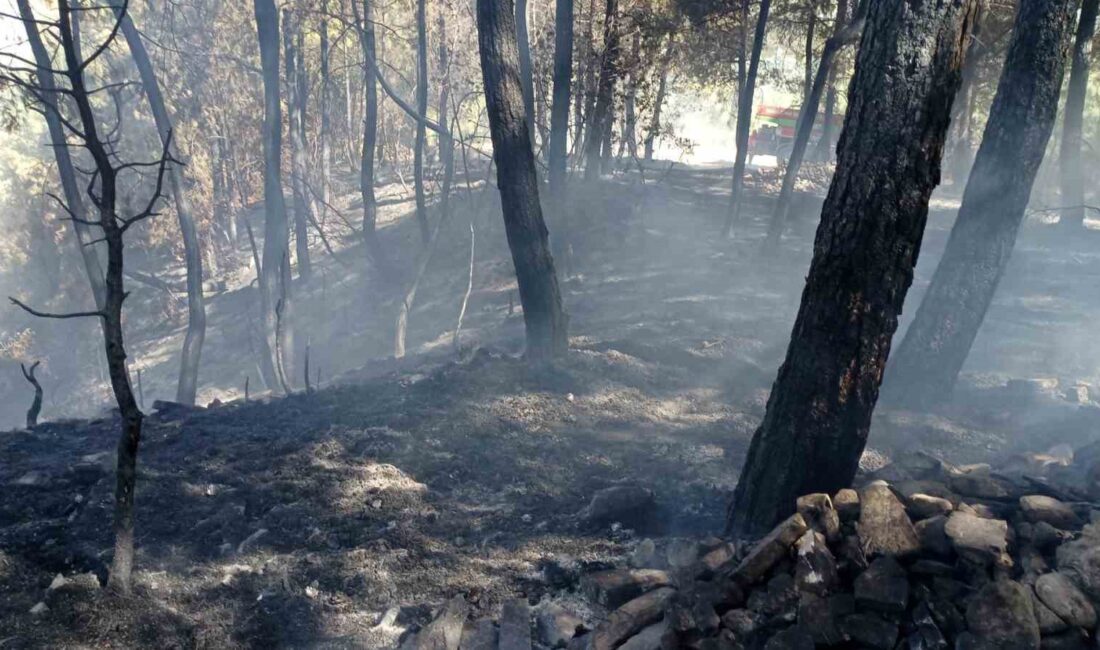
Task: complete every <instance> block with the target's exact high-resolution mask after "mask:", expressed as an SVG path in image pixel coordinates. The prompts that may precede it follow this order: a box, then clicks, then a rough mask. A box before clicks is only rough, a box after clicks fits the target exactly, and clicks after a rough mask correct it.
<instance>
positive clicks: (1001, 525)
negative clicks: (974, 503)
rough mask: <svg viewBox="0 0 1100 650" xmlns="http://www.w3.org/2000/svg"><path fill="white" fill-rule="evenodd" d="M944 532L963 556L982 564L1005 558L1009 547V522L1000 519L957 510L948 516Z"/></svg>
mask: <svg viewBox="0 0 1100 650" xmlns="http://www.w3.org/2000/svg"><path fill="white" fill-rule="evenodd" d="M944 533H945V534H946V535H947V537H948V539H950V540H951V543H952V545H953V546H954V547H955V551H956V552H957V553H958V554H959V555H960V556H962V557H964V558H966V559H969V560H971V561H973V562H977V563H979V564H992V563H994V562H999V561H1001V560H1002V558H1004V557H1005V552H1006V550H1007V549H1008V538H1007V535H1008V523H1007V522H1005V521H1003V520H1000V519H983V518H981V517H978V516H976V515H972V514H969V513H966V512H962V511H956V512H953V513H951V516H950V517H948V518H947V523H946V524H945V525H944Z"/></svg>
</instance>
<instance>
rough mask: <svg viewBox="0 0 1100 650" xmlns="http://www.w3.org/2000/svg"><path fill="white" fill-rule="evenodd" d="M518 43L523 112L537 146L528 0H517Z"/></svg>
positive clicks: (532, 141) (533, 141) (533, 143)
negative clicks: (528, 26)
mask: <svg viewBox="0 0 1100 650" xmlns="http://www.w3.org/2000/svg"><path fill="white" fill-rule="evenodd" d="M516 43H517V44H518V46H519V78H520V82H522V83H523V114H524V117H525V118H526V119H527V128H528V129H530V130H531V146H532V147H534V146H535V80H534V72H533V71H532V65H531V39H530V36H529V35H528V33H527V0H516Z"/></svg>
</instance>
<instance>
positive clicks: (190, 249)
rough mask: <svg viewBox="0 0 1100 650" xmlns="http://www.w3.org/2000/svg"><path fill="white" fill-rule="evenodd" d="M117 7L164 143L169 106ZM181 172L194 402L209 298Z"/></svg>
mask: <svg viewBox="0 0 1100 650" xmlns="http://www.w3.org/2000/svg"><path fill="white" fill-rule="evenodd" d="M114 9H115V15H116V16H117V19H118V20H121V21H122V34H123V35H124V36H125V37H126V43H127V45H128V46H129V48H130V55H131V56H132V57H133V59H134V64H135V66H136V67H137V69H138V73H139V74H140V76H141V85H142V87H143V88H144V89H145V98H146V99H147V100H148V101H149V108H150V110H151V111H152V113H153V120H154V121H155V122H156V125H157V132H158V133H159V134H160V140H161V144H162V145H167V143H168V141H169V139H170V138H171V137H172V120H171V118H170V117H169V116H168V108H167V107H166V106H165V104H164V96H163V95H162V94H161V91H160V84H159V83H158V82H157V76H156V73H155V72H154V71H153V64H152V62H151V61H150V59H149V54H148V52H147V51H146V50H145V44H144V43H143V42H142V40H141V35H140V34H139V33H138V30H137V27H135V26H134V23H133V21H132V20H131V19H130V16H129V15H128V14H127V13H125V10H124V9H123V8H122V7H117V6H116V7H115V8H114ZM177 158H178V156H177ZM182 176H183V172H182V171H181V170H180V168H179V167H177V166H175V165H173V166H171V167H170V168H169V169H168V182H169V184H170V185H169V187H170V188H171V190H172V198H173V199H174V200H175V205H176V218H177V220H178V221H179V226H180V234H181V235H182V236H183V255H184V260H185V261H186V266H187V333H186V334H185V335H184V339H183V352H182V354H181V358H180V374H179V383H178V384H177V388H176V401H177V402H180V403H181V404H194V403H195V395H196V393H197V391H198V381H199V364H200V363H201V361H202V344H203V341H204V340H205V339H206V301H205V298H204V296H203V291H202V249H201V245H200V243H199V234H198V231H197V230H196V228H195V219H194V217H193V216H192V213H191V202H190V201H189V200H188V199H187V194H186V192H185V190H184V182H183V178H182Z"/></svg>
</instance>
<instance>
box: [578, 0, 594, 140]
mask: <svg viewBox="0 0 1100 650" xmlns="http://www.w3.org/2000/svg"><path fill="white" fill-rule="evenodd" d="M595 22H596V0H588V24H587V26H586V29H585V34H584V38H583V39H582V40H581V61H582V62H583V64H584V74H583V76H582V77H581V92H578V93H576V96H577V100H576V101H577V111H576V113H577V115H576V121H575V122H576V123H575V125H574V127H573V128H574V134H573V147H574V149H575V150H576V151H577V152H578V153H581V154H583V153H584V152H585V151H586V150H587V149H586V147H585V146H584V143H585V140H586V139H587V138H588V121H589V120H590V119H592V111H593V110H594V109H595V107H596V84H597V82H598V81H599V60H598V58H597V56H596V29H595Z"/></svg>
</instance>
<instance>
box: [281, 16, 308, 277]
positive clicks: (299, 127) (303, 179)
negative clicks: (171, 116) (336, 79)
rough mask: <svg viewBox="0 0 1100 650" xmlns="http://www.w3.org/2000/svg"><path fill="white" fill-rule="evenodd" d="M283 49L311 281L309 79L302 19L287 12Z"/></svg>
mask: <svg viewBox="0 0 1100 650" xmlns="http://www.w3.org/2000/svg"><path fill="white" fill-rule="evenodd" d="M283 11H284V14H283V16H284V22H283V50H284V51H285V53H286V55H285V58H286V64H285V65H286V89H287V102H286V104H287V112H288V113H289V120H288V122H289V124H288V129H287V130H288V132H289V134H290V169H291V173H290V191H291V194H292V196H293V198H294V243H295V249H296V252H297V257H298V276H299V277H300V278H301V279H302V280H303V281H305V282H309V279H310V276H311V275H312V265H311V264H310V257H309V222H310V221H311V220H312V215H311V212H312V210H313V208H312V202H311V201H310V197H309V189H308V183H309V180H308V177H307V174H308V172H307V171H306V169H307V164H306V143H305V137H304V133H305V120H306V108H305V104H306V97H305V90H306V80H305V79H304V78H303V77H304V65H303V64H302V63H303V56H304V52H302V47H301V46H302V43H301V41H302V26H301V16H300V15H299V14H297V13H296V12H294V11H293V10H291V9H284V10H283Z"/></svg>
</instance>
